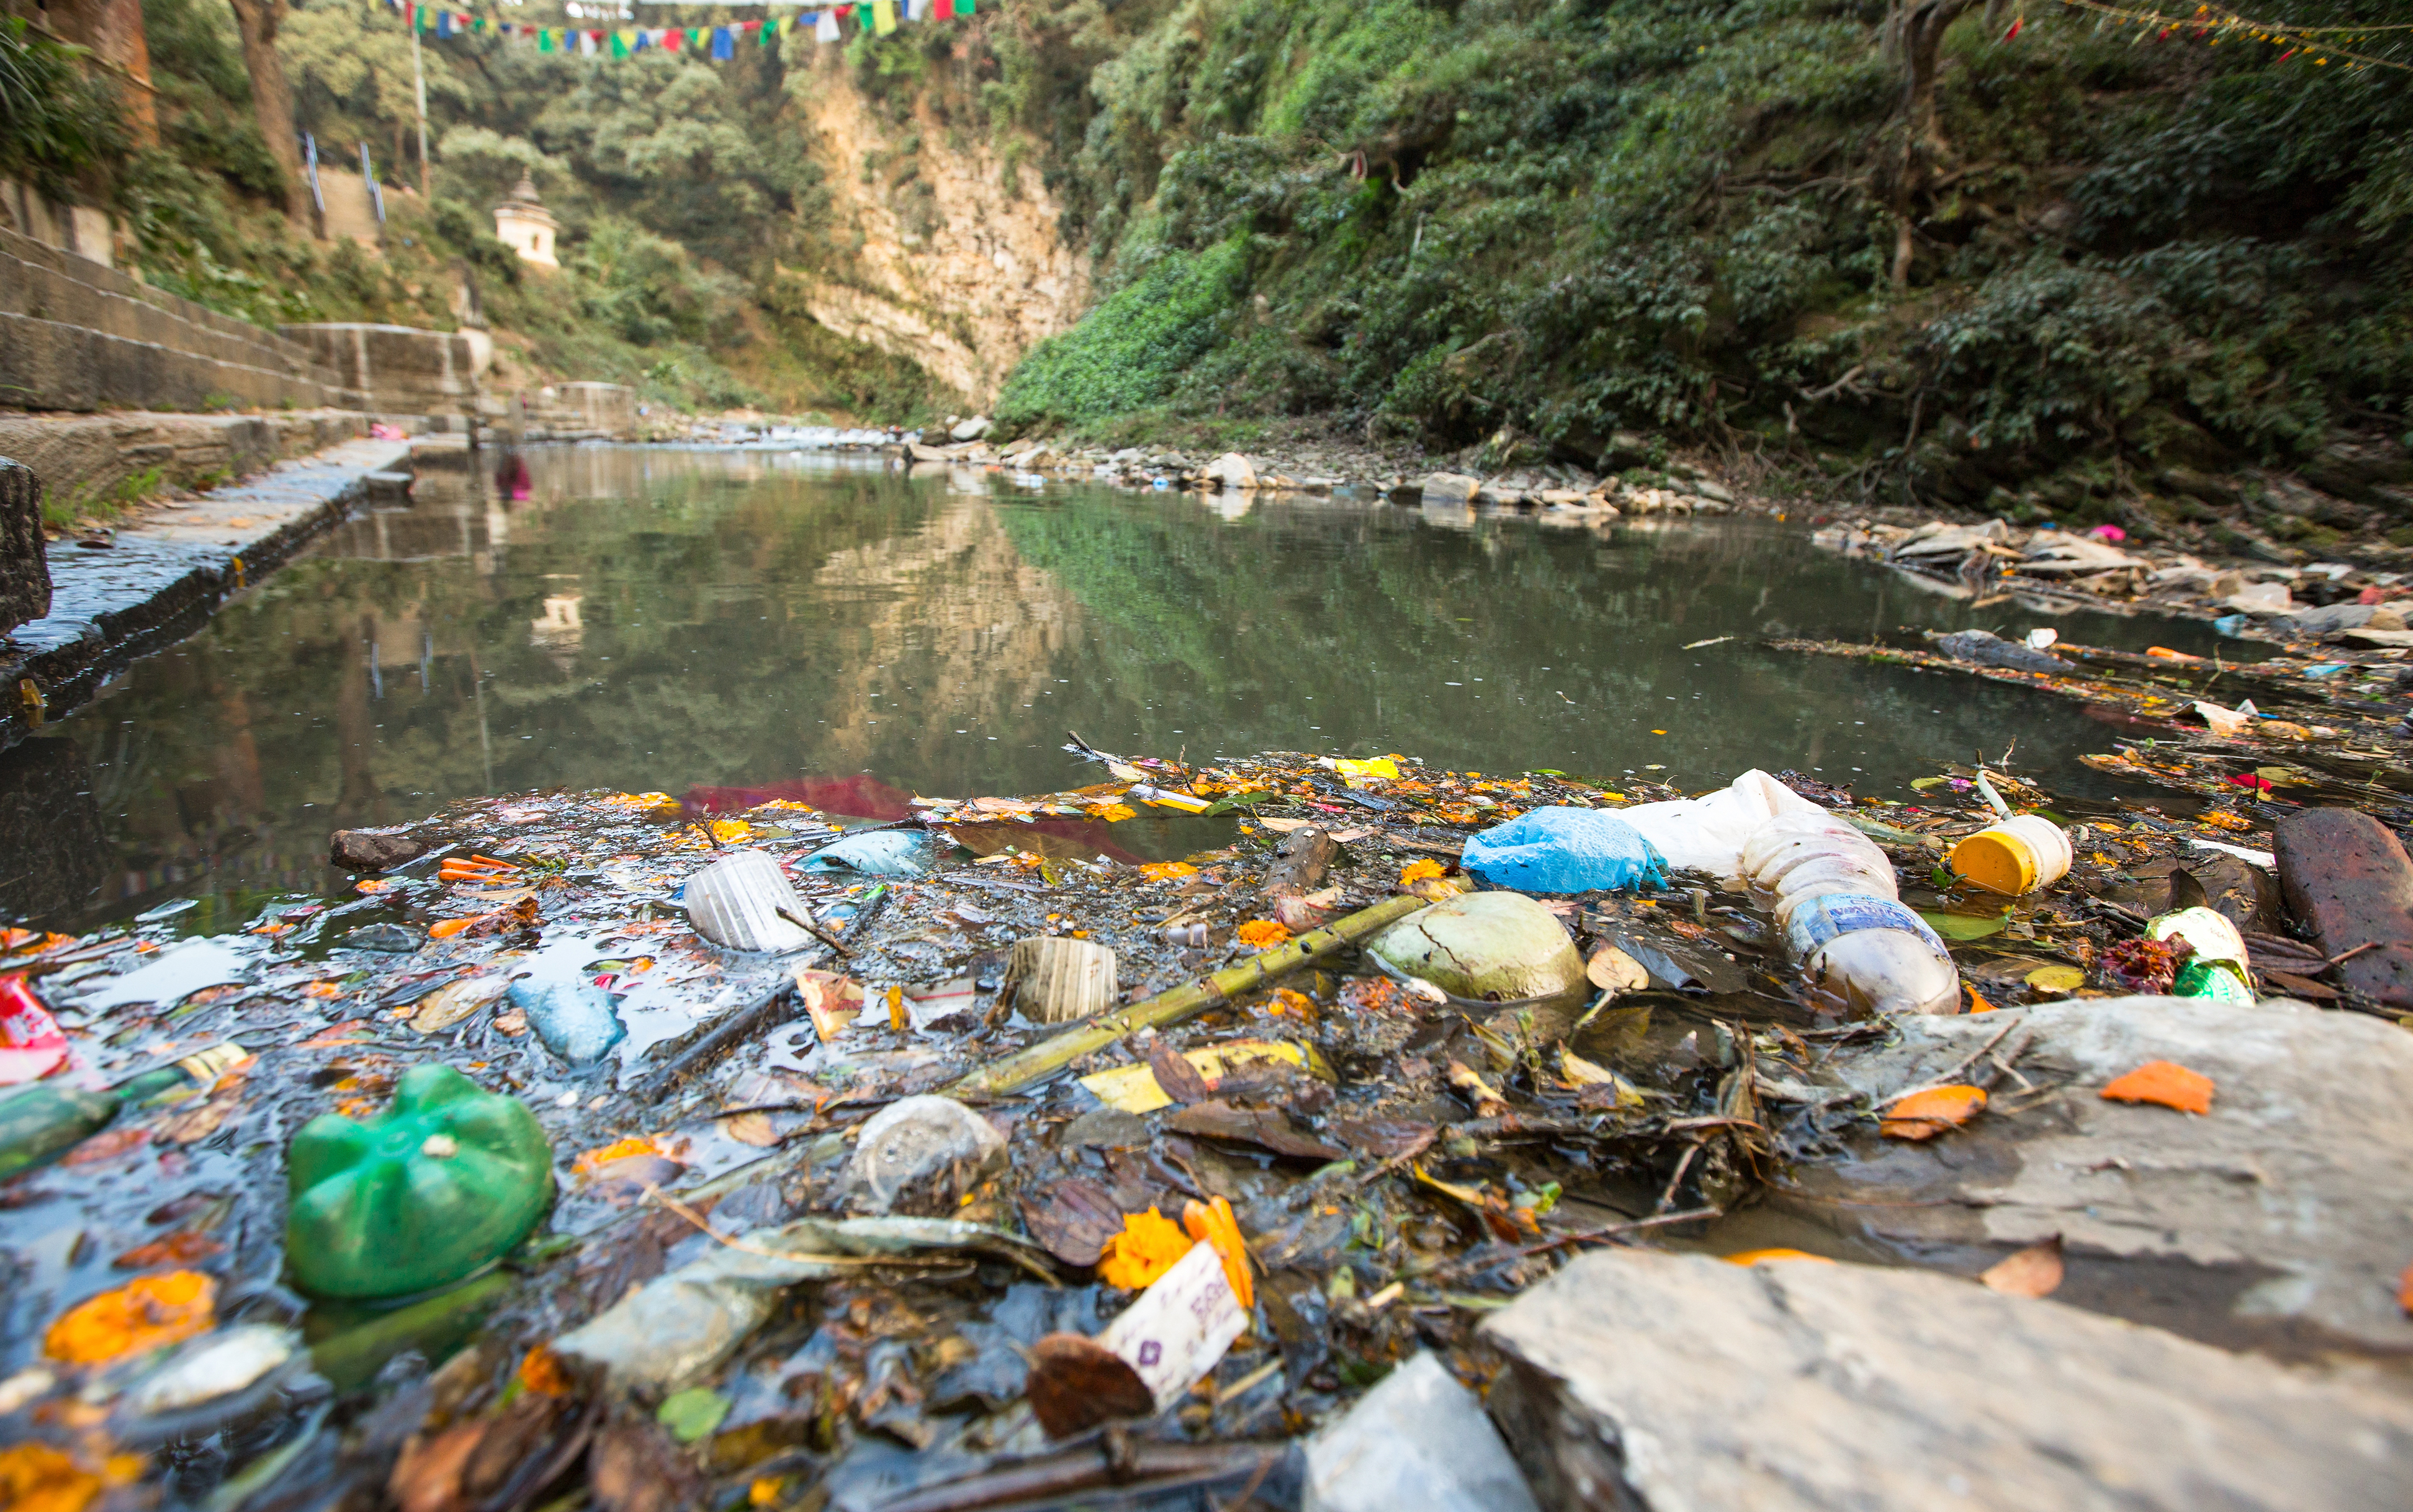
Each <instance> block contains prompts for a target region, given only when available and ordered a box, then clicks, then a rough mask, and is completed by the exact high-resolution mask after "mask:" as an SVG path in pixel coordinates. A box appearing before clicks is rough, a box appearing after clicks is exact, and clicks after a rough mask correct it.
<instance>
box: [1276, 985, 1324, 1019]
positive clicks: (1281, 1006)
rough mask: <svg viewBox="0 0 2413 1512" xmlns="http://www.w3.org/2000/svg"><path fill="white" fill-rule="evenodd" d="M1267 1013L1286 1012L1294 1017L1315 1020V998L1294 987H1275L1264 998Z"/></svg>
mask: <svg viewBox="0 0 2413 1512" xmlns="http://www.w3.org/2000/svg"><path fill="white" fill-rule="evenodd" d="M1266 1012H1267V1013H1280V1014H1286V1015H1288V1016H1289V1017H1291V1018H1294V1019H1304V1020H1307V1021H1308V1022H1309V1023H1313V1022H1314V1021H1315V999H1313V998H1311V997H1310V996H1308V995H1307V994H1306V993H1305V992H1302V991H1299V990H1298V989H1296V988H1295V987H1277V988H1275V989H1274V990H1273V992H1272V994H1271V995H1270V996H1268V997H1267V998H1266Z"/></svg>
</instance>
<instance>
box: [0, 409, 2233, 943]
mask: <svg viewBox="0 0 2413 1512" xmlns="http://www.w3.org/2000/svg"><path fill="white" fill-rule="evenodd" d="M499 460H500V459H498V458H497V457H496V454H495V453H493V452H491V451H490V452H488V453H486V454H484V459H483V466H484V467H485V468H487V469H491V468H493V467H495V466H496V462H498V461H499ZM524 460H525V461H526V464H527V473H526V483H525V487H524V488H523V489H521V490H520V491H519V492H525V493H526V497H525V498H521V499H516V500H515V499H513V498H511V496H510V495H511V492H513V491H512V490H511V489H509V488H498V487H497V486H496V480H495V477H492V476H486V475H485V474H483V473H481V474H472V475H470V476H468V477H462V476H460V475H453V476H452V477H446V476H444V475H441V474H437V475H431V476H430V477H426V478H424V479H422V484H421V486H420V490H419V495H420V497H419V500H418V502H417V503H416V504H415V505H414V506H412V507H411V508H409V509H407V510H400V511H393V512H384V513H373V514H368V515H364V516H363V517H361V518H359V519H357V520H355V521H351V522H349V523H348V524H347V525H346V526H344V527H343V528H341V529H340V530H338V531H336V532H335V533H333V535H331V536H328V537H327V538H325V539H324V540H322V541H321V542H320V543H319V544H318V546H317V547H316V548H315V549H314V550H312V551H311V552H310V553H309V554H308V555H307V556H306V557H304V558H303V559H302V560H299V561H297V562H295V563H293V564H292V565H289V566H287V567H286V568H285V569H284V570H283V571H281V572H279V573H278V574H276V575H275V576H274V578H272V579H270V580H268V581H267V582H265V583H264V584H262V585H261V586H260V587H259V589H257V590H256V591H254V592H253V593H251V594H250V595H247V596H246V597H244V598H243V599H242V600H240V601H239V602H237V603H234V604H232V605H230V606H229V608H228V609H226V610H225V611H224V612H222V613H221V614H220V615H219V617H218V618H217V619H216V620H215V622H214V623H213V624H211V625H210V626H209V627H208V628H207V629H205V630H204V631H202V632H201V633H200V634H199V635H197V636H195V637H194V638H193V639H190V640H187V641H185V642H184V643H183V644H181V645H178V646H176V647H173V648H171V649H170V650H169V651H167V652H164V653H159V654H157V655H155V656H153V657H151V658H150V659H148V660H146V661H144V662H141V663H140V664H138V665H137V666H135V667H134V668H131V669H129V670H128V671H127V672H126V674H125V675H123V676H122V677H121V678H119V679H118V680H117V682H116V683H115V684H114V685H113V686H112V687H111V690H110V691H109V692H108V693H107V694H106V695H105V696H104V697H101V698H100V699H99V700H97V701H96V702H95V703H94V704H92V705H90V706H89V707H87V708H86V709H84V710H82V711H81V712H78V713H76V714H75V715H73V716H72V717H70V718H68V719H67V720H65V721H62V722H61V723H60V724H59V725H57V726H56V727H53V728H52V730H51V731H50V732H48V733H47V734H46V735H45V736H44V737H42V738H40V739H37V740H35V741H27V742H25V743H24V744H23V745H22V746H20V747H19V748H18V749H17V750H15V751H12V752H9V753H6V754H5V755H0V790H5V789H13V790H14V794H15V797H16V799H17V800H18V802H19V803H20V804H21V805H22V806H21V807H18V808H17V810H16V812H19V813H31V814H35V815H39V822H38V823H35V824H28V825H20V826H12V827H11V829H12V831H14V832H12V833H10V834H9V835H7V836H6V837H5V838H0V914H6V915H10V916H16V917H36V918H40V919H43V920H46V921H49V922H52V923H69V922H77V923H89V922H91V921H94V920H96V919H99V918H106V917H114V916H118V915H122V914H125V913H127V912H131V911H133V910H135V909H138V908H141V907H144V906H148V905H150V904H152V903H157V902H159V901H161V900H162V899H164V898H167V897H171V896H180V895H189V894H193V893H197V892H198V893H219V894H226V893H236V892H240V891H241V890H244V889H250V888H305V889H310V888H318V887H320V886H322V885H324V884H325V883H326V882H327V881H328V880H329V877H328V873H327V871H326V868H325V865H324V858H325V855H326V837H327V832H328V831H329V830H330V829H337V828H342V827H346V826H351V825H367V824H390V823H397V822H401V821H404V820H407V819H412V818H415V817H418V816H420V815H423V814H425V813H426V812H427V811H429V810H431V809H433V808H435V807H437V805H438V804H441V803H443V802H445V801H447V800H452V799H454V798H458V797H461V796H463V795H466V794H475V793H484V792H499V791H508V790H515V789H525V788H531V787H540V786H547V785H556V784H568V785H572V786H579V787H584V786H594V785H612V786H615V787H621V788H628V789H634V790H645V789H661V790H664V791H668V792H671V793H674V794H677V793H683V792H685V791H686V790H688V788H690V787H692V786H695V785H735V786H748V785H767V784H771V783H776V782H780V781H784V780H791V779H794V778H797V777H800V776H824V777H826V776H850V775H859V774H866V773H867V774H870V775H872V776H875V777H877V778H879V779H881V780H882V781H884V782H886V783H890V784H893V785H896V786H899V787H905V788H910V789H914V790H917V791H920V792H923V793H928V794H955V795H963V794H973V793H983V792H989V793H1018V792H1029V791H1039V790H1047V789H1053V788H1057V787H1059V786H1063V785H1070V784H1077V783H1081V782H1086V781H1088V780H1089V779H1090V778H1091V777H1092V776H1093V775H1095V771H1096V769H1094V768H1084V767H1083V766H1082V765H1081V764H1080V763H1078V762H1076V761H1075V760H1074V759H1073V758H1072V757H1070V756H1065V755H1064V754H1063V753H1062V752H1061V751H1059V750H1058V746H1060V745H1061V744H1062V742H1063V741H1064V738H1065V732H1066V731H1067V730H1068V729H1073V730H1078V731H1079V732H1080V734H1081V735H1082V736H1083V737H1084V738H1086V739H1087V740H1088V741H1090V742H1091V743H1093V744H1095V745H1098V746H1101V747H1103V748H1106V749H1109V750H1121V751H1130V752H1133V753H1162V754H1166V755H1171V754H1174V753H1177V752H1181V751H1184V750H1186V751H1187V752H1188V753H1189V755H1190V756H1191V757H1192V759H1197V758H1202V757H1211V756H1217V755H1221V754H1236V753H1245V752H1250V751H1255V750H1260V749H1266V748H1289V749H1296V748H1308V749H1316V750H1324V751H1331V752H1339V753H1344V754H1352V755H1368V754H1376V753H1381V752H1385V751H1398V752H1402V753H1405V754H1408V755H1412V756H1419V757H1421V758H1423V759H1425V760H1428V761H1431V762H1435V763H1439V764H1441V765H1443V766H1447V767H1451V768H1455V769H1458V770H1465V769H1469V768H1472V769H1475V770H1479V771H1517V770H1522V769H1526V768H1532V767H1547V768H1555V769H1560V770H1563V771H1570V772H1577V773H1588V774H1600V775H1606V776H1611V777H1614V776H1617V775H1621V774H1622V773H1625V772H1627V771H1651V774H1652V775H1654V776H1660V777H1663V778H1665V779H1667V780H1671V781H1675V782H1678V783H1680V784H1681V785H1685V786H1687V787H1695V788H1697V787H1706V786H1709V785H1713V784H1716V783H1722V782H1724V781H1725V780H1726V779H1728V778H1730V777H1731V776H1732V775H1734V774H1735V773H1736V772H1738V771H1741V770H1743V769H1745V768H1747V767H1752V766H1759V767H1765V768H1767V769H1769V770H1771V771H1773V770H1778V769H1781V768H1785V767H1798V768H1800V769H1803V770H1805V771H1814V772H1817V773H1818V774H1820V775H1821V776H1823V777H1824V778H1825V779H1827V780H1828V781H1832V782H1839V783H1841V782H1850V783H1852V784H1854V785H1855V786H1856V788H1857V790H1858V791H1860V792H1862V793H1886V794H1891V793H1895V792H1897V791H1899V790H1901V789H1902V785H1904V784H1906V783H1907V781H1908V780H1909V779H1910V778H1911V777H1913V776H1916V775H1920V774H1923V773H1924V772H1926V771H1930V770H1932V767H1931V763H1932V762H1933V761H1934V760H1935V759H1937V758H1939V757H1959V758H1963V759H1966V758H1968V757H1969V756H1972V755H1973V754H1974V753H1975V752H1976V751H1978V750H1979V749H1980V748H1982V749H1984V750H1986V751H1987V752H1989V753H1991V754H1993V755H1996V756H1999V755H2000V754H2001V753H2002V752H2003V750H2004V748H2005V747H2006V746H2008V745H2009V744H2010V743H2011V742H2012V741H2014V740H2015V739H2016V741H2018V752H2017V758H2018V761H2019V763H2020V765H2021V767H2022V768H2024V769H2027V770H2040V771H2045V772H2046V773H2048V774H2050V776H2052V777H2053V778H2055V779H2057V780H2059V781H2061V782H2063V783H2065V785H2069V786H2072V787H2076V788H2080V789H2084V788H2086V787H2087V786H2089V785H2090V781H2091V774H2089V773H2088V772H2087V771H2086V770H2085V769H2084V768H2081V767H2080V766H2078V765H2077V763H2076V759H2075V758H2076V757H2077V756H2078V755H2080V753H2083V752H2086V751H2095V750H2102V749H2106V748H2107V747H2108V745H2109V743H2110V739H2111V738H2112V736H2113V734H2114V733H2115V732H2114V731H2112V730H2111V729H2110V728H2108V727H2104V726H2102V725H2098V724H2095V723H2093V722H2091V721H2090V720H2089V719H2087V718H2086V716H2085V715H2084V713H2083V712H2081V711H2080V710H2079V709H2077V708H2075V707H2073V706H2071V705H2069V704H2067V703H2065V702H2061V701H2057V700H2052V699H2049V698H2046V697H2039V696H2036V695H2031V694H2026V693H2022V692H2021V691H2019V690H2016V689H2008V688H2001V687H1996V686H1993V685H1991V684H1985V683H1977V682H1976V681H1974V680H1968V679H1960V678H1948V679H1947V678H1941V677H1933V676H1920V675H1917V674H1915V673H1912V672H1909V671H1907V670H1904V669H1901V668H1881V667H1868V666H1861V665H1858V664H1853V663H1848V662H1843V661H1836V660H1830V659H1826V658H1805V657H1799V656H1792V655H1784V654H1780V653H1774V652H1770V651H1768V650H1765V649H1761V648H1760V646H1759V645H1758V644H1757V643H1758V642H1759V641H1761V640H1763V639H1765V638H1767V637H1770V636H1778V635H1820V636H1843V637H1850V638H1854V639H1867V638H1869V637H1872V636H1874V635H1878V634H1881V633H1883V634H1897V635H1898V634H1899V633H1900V632H1901V631H1902V627H1906V626H1919V627H1932V628H1938V629H1949V628H1959V627H1961V626H1963V625H1967V624H1981V625H1984V626H1986V627H1988V628H1991V629H1994V630H1996V631H1998V632H2000V633H2004V634H2017V633H2022V632H2024V631H2025V630H2027V629H2028V628H2030V627H2031V626H2032V625H2036V624H2047V623H2050V624H2057V625H2058V626H2059V628H2060V629H2061V631H2062V633H2063V634H2064V635H2065V637H2068V638H2069V639H2075V640H2080V641H2091V642H2095V643H2100V644H2110V645H2117V646H2125V647H2130V648H2133V649H2142V648H2143V647H2144V646H2146V645H2148V644H2153V643H2160V644H2165V645H2172V646H2177V647H2180V648H2182V649H2186V650H2196V651H2202V650H2207V649H2209V644H2210V631H2209V630H2208V629H2207V628H2204V627H2201V626H2196V625H2190V624H2174V623H2172V622H2169V621H2166V620H2156V619H2135V620H2130V619H2121V618H2117V617H2112V616H2107V615H2087V616H2079V615H2061V616H2055V617H2051V618H2047V617H2044V616H2040V615H2037V614H2036V613H2035V612H2033V611H2031V610H2028V609H2022V608H2021V606H2019V605H2018V604H2016V603H2008V602H2006V603H2000V604H1996V605H1992V606H1990V607H1989V608H1986V609H1976V610H1972V609H1969V608H1967V607H1965V606H1962V605H1959V604H1955V603H1952V602H1950V601H1947V600H1944V599H1940V598H1937V597H1934V596H1932V595H1928V594H1925V593H1921V592H1919V591H1917V589H1915V588H1912V587H1908V586H1906V585H1904V584H1903V583H1902V581H1901V580H1899V579H1897V578H1895V577H1894V576H1893V575H1892V574H1890V573H1888V572H1887V571H1885V570H1883V569H1881V568H1876V567H1873V566H1870V565H1865V564H1856V563H1849V562H1843V561H1840V560H1837V559H1835V558H1833V557H1830V556H1828V555H1827V554H1825V553H1823V552H1819V551H1815V550H1812V549H1811V547H1810V545H1809V543H1808V540H1807V536H1806V532H1805V531H1804V530H1803V529H1802V528H1800V527H1799V526H1798V525H1797V526H1784V525H1777V524H1772V523H1769V522H1764V521H1704V522H1701V523H1697V524H1695V523H1681V522H1668V523H1662V522H1659V521H1639V522H1635V523H1631V524H1620V525H1618V526H1616V527H1614V528H1611V529H1609V530H1607V531H1606V532H1601V531H1596V530H1593V529H1590V528H1583V527H1565V526H1550V525H1544V524H1541V523H1538V522H1536V521H1533V520H1532V519H1531V518H1528V517H1522V516H1517V515H1514V514H1510V515H1501V516H1492V515H1482V516H1478V515H1477V514H1475V513H1473V511H1471V510H1466V509H1456V508H1452V509H1419V508H1415V507H1403V506H1395V505H1384V504H1376V503H1372V502H1369V501H1336V500H1322V499H1310V498H1297V499H1289V498H1285V499H1278V500H1259V501H1257V502H1256V503H1254V504H1253V505H1236V504H1233V503H1231V502H1228V501H1216V502H1208V503H1202V502H1201V501H1200V500H1198V499H1196V498H1194V497H1191V496H1187V495H1183V494H1179V493H1172V492H1142V493H1132V492H1119V491H1114V490H1109V489H1104V488H1095V487H1087V486H1068V485H1063V484H1058V483H1054V482H1050V483H1049V484H1048V485H1047V486H1046V488H1045V489H1044V490H1043V491H1039V492H1030V491H1026V490H1020V489H1017V488H1015V487H1014V486H1013V484H1012V483H1011V481H1010V480H1009V479H1008V478H1007V477H1004V476H1003V475H1001V474H978V473H970V472H957V473H955V474H953V475H944V474H941V475H937V476H932V475H930V474H928V473H927V472H925V473H921V474H916V475H915V476H913V477H910V478H909V477H903V476H901V475H898V474H895V473H889V472H884V471H881V469H880V466H879V464H878V463H877V462H839V461H836V460H833V459H831V458H828V457H826V456H812V457H808V456H805V455H802V454H790V453H784V452H776V453H775V452H762V451H743V452H726V451H671V450H641V449H636V448H554V449H540V450H535V451H531V452H529V453H527V454H526V456H525V459H524ZM1724 636H1731V637H1735V638H1737V639H1733V640H1728V641H1725V642H1724V643H1721V644H1717V645H1710V646H1703V647H1699V648H1697V649H1687V647H1688V645H1689V644H1690V643H1691V642H1695V641H1703V640H1709V639H1713V638H1717V637H1724ZM0 796H6V794H5V793H0Z"/></svg>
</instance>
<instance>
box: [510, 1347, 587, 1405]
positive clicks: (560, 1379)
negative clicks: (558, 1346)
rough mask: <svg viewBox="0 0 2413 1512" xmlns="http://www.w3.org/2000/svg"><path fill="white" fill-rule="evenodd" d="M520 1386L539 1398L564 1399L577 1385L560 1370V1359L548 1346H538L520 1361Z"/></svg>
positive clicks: (566, 1372)
mask: <svg viewBox="0 0 2413 1512" xmlns="http://www.w3.org/2000/svg"><path fill="white" fill-rule="evenodd" d="M520 1385H521V1386H522V1387H525V1388H526V1389H527V1390H529V1391H533V1392H535V1393H536V1394H537V1395H538V1396H540V1397H566V1396H568V1395H570V1392H571V1390H573V1389H574V1388H575V1387H576V1386H577V1383H576V1382H574V1381H572V1380H571V1379H570V1373H569V1372H568V1371H566V1370H564V1369H562V1365H561V1357H560V1356H559V1355H556V1354H555V1353H554V1352H553V1348H552V1346H551V1345H549V1344H539V1345H537V1346H536V1347H535V1348H534V1349H531V1350H529V1351H528V1352H527V1358H526V1359H523V1360H521V1361H520Z"/></svg>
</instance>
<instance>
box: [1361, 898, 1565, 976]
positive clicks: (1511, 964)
mask: <svg viewBox="0 0 2413 1512" xmlns="http://www.w3.org/2000/svg"><path fill="white" fill-rule="evenodd" d="M1368 948H1369V949H1370V950H1372V951H1373V952H1374V954H1376V955H1378V956H1380V957H1382V958H1383V959H1384V961H1386V962H1390V963H1391V964H1392V965H1393V966H1396V967H1398V968H1399V970H1401V971H1404V972H1407V973H1409V974H1410V975H1411V976H1421V977H1423V978H1424V979H1425V980H1427V981H1429V982H1431V983H1433V984H1434V985H1435V986H1437V987H1439V988H1441V989H1442V990H1443V991H1446V992H1452V993H1455V994H1457V995H1458V996H1459V997H1471V998H1489V999H1492V1000H1495V1001H1505V1000H1507V999H1510V998H1525V997H1548V996H1552V995H1554V994H1556V993H1560V992H1563V991H1567V990H1568V989H1570V988H1573V987H1575V986H1577V984H1579V983H1580V982H1582V981H1583V979H1584V963H1583V957H1582V956H1581V955H1579V954H1577V950H1576V945H1575V942H1574V941H1573V940H1571V939H1569V938H1567V932H1566V929H1565V928H1564V927H1563V926H1562V925H1561V924H1560V923H1559V920H1558V917H1557V916H1555V915H1553V914H1552V913H1551V912H1550V911H1549V910H1548V909H1547V908H1545V907H1543V906H1542V905H1541V904H1540V903H1535V902H1534V901H1533V900H1532V899H1531V898H1528V897H1526V896H1525V895H1524V894H1523V893H1521V892H1476V893H1470V894H1468V895H1466V896H1464V897H1459V898H1452V899H1450V900H1449V901H1448V902H1446V903H1435V904H1433V906H1431V907H1430V908H1427V909H1424V910H1422V911H1421V912H1418V913H1414V914H1411V915H1409V916H1408V917H1405V918H1403V919H1401V920H1399V922H1398V923H1397V924H1394V925H1392V926H1391V927H1390V928H1389V929H1387V930H1384V932H1382V933H1381V934H1379V935H1376V936H1375V937H1374V940H1373V942H1372V943H1371V944H1370V945H1369V947H1368Z"/></svg>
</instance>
